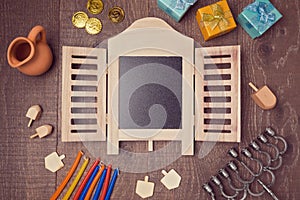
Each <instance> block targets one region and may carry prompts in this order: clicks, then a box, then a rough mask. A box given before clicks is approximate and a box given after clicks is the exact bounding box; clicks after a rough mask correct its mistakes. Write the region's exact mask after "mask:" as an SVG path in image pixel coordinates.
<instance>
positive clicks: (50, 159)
mask: <svg viewBox="0 0 300 200" xmlns="http://www.w3.org/2000/svg"><path fill="white" fill-rule="evenodd" d="M64 158H65V155H64V154H62V155H60V156H58V154H57V153H56V152H53V153H51V154H49V155H48V156H46V157H45V168H46V169H48V170H49V171H51V172H53V173H54V172H56V171H58V170H60V169H61V168H63V167H64V166H65V165H64V163H63V162H62V160H63V159H64Z"/></svg>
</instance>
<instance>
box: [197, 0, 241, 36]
mask: <svg viewBox="0 0 300 200" xmlns="http://www.w3.org/2000/svg"><path fill="white" fill-rule="evenodd" d="M196 19H197V22H198V24H199V27H200V30H201V32H202V35H203V37H204V40H205V41H206V40H209V39H212V38H215V37H217V36H220V35H223V34H225V33H228V32H230V31H232V30H233V29H235V28H236V23H235V21H234V18H233V16H232V13H231V11H230V8H229V6H228V3H227V1H226V0H222V1H219V2H217V3H214V4H211V5H209V6H206V7H203V8H199V9H198V11H197V14H196Z"/></svg>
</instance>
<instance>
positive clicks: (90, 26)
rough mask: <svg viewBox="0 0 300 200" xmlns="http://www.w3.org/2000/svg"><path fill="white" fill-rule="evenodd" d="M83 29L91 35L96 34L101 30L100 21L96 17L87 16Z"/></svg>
mask: <svg viewBox="0 0 300 200" xmlns="http://www.w3.org/2000/svg"><path fill="white" fill-rule="evenodd" d="M85 30H86V32H88V33H89V34H92V35H95V34H98V33H100V32H101V30H102V23H101V21H100V20H99V19H97V18H89V19H88V20H87V22H86V24H85Z"/></svg>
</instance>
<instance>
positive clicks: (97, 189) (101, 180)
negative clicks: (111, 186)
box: [93, 169, 107, 200]
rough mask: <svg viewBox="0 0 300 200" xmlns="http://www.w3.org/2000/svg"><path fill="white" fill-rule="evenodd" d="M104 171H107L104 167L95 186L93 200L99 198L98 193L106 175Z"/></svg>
mask: <svg viewBox="0 0 300 200" xmlns="http://www.w3.org/2000/svg"><path fill="white" fill-rule="evenodd" d="M106 172H107V169H104V170H103V172H102V175H101V178H100V180H99V182H98V186H97V188H96V192H95V194H94V196H93V200H98V199H99V196H100V193H101V189H102V186H103V183H104V180H105V177H106Z"/></svg>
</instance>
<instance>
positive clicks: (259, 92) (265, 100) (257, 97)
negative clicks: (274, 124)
mask: <svg viewBox="0 0 300 200" xmlns="http://www.w3.org/2000/svg"><path fill="white" fill-rule="evenodd" d="M249 86H250V87H251V88H252V89H253V90H254V91H255V93H253V94H251V97H252V99H253V100H254V101H255V103H256V104H257V105H258V106H259V107H261V108H262V109H264V110H270V109H272V108H274V107H275V106H276V102H277V99H276V96H275V95H274V94H273V92H272V91H271V90H270V89H269V88H268V86H266V85H265V86H263V87H262V88H260V89H257V88H256V87H255V85H254V84H253V83H251V82H250V83H249Z"/></svg>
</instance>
